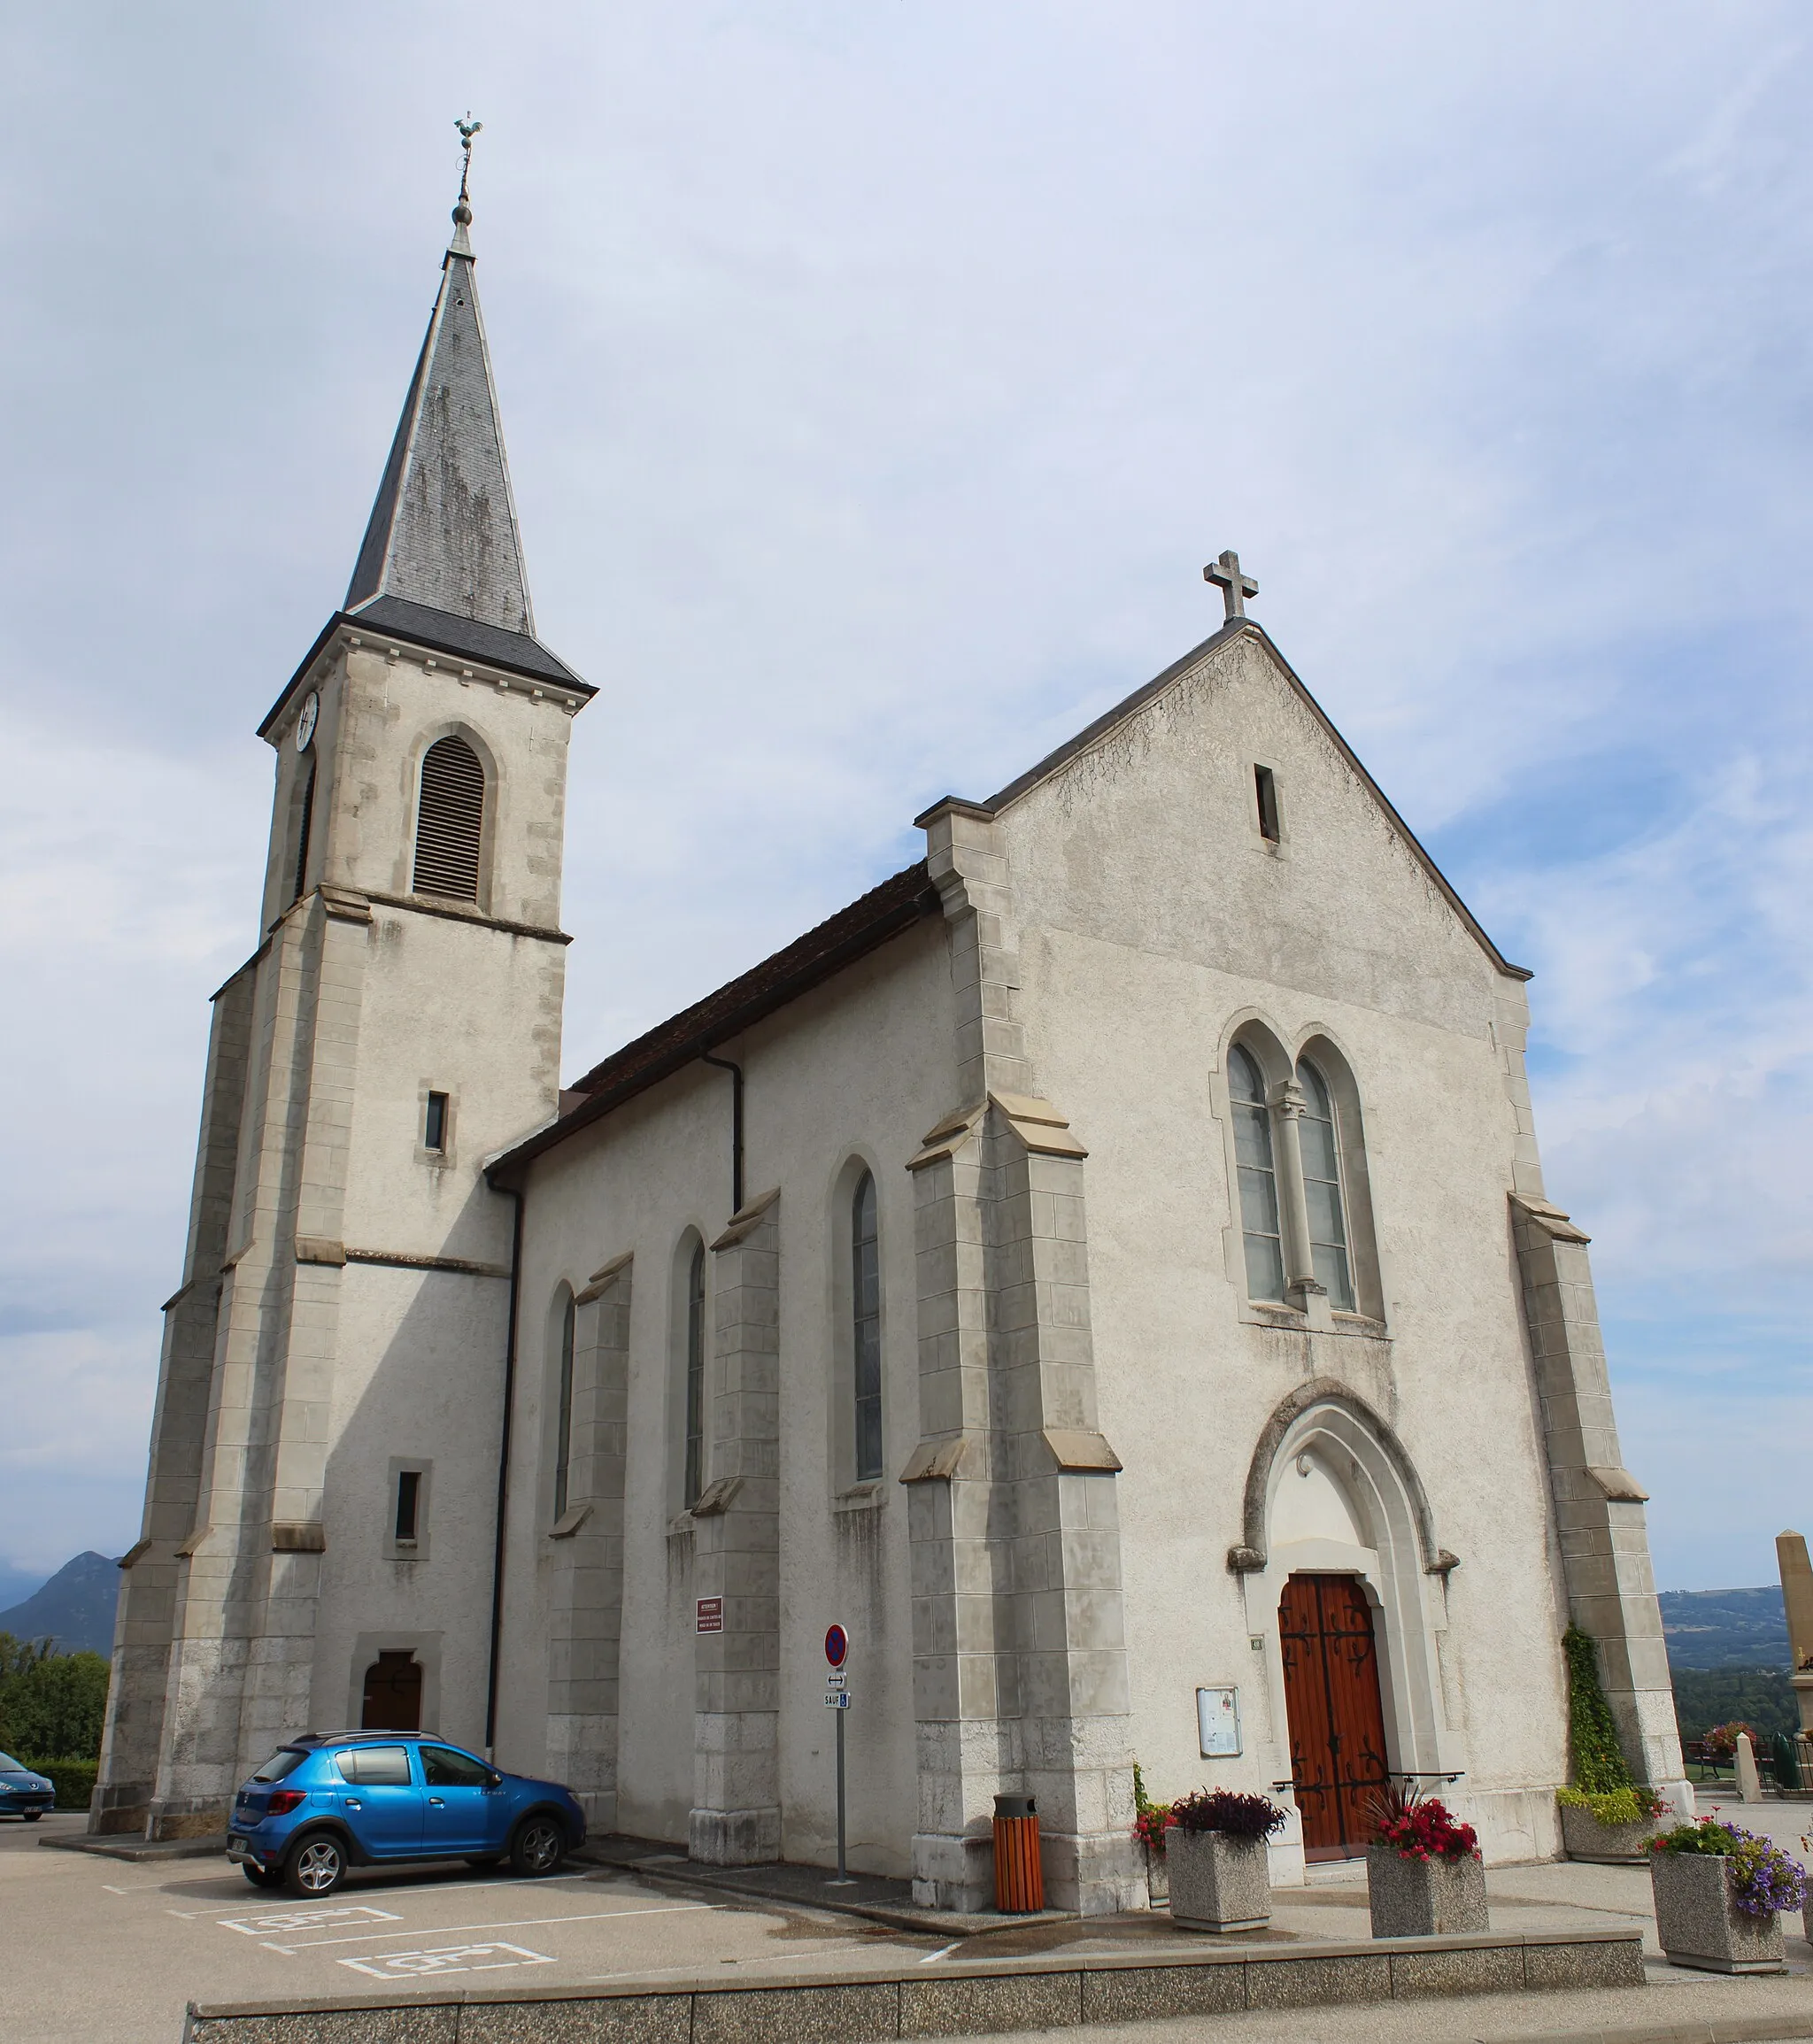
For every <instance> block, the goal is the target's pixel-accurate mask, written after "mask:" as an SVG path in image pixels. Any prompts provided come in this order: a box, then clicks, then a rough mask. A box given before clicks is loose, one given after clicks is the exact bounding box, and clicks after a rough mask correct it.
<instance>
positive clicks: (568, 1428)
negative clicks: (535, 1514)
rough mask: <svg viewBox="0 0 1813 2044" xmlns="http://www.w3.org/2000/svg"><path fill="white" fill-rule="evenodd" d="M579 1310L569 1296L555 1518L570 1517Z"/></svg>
mask: <svg viewBox="0 0 1813 2044" xmlns="http://www.w3.org/2000/svg"><path fill="white" fill-rule="evenodd" d="M578 1316H579V1309H578V1307H576V1306H575V1304H574V1302H573V1300H572V1298H571V1296H570V1295H569V1296H568V1298H567V1310H566V1312H565V1313H564V1314H562V1315H561V1316H560V1363H559V1379H558V1382H557V1384H556V1386H555V1397H556V1400H557V1401H558V1406H557V1412H556V1417H555V1423H554V1518H555V1520H556V1522H557V1523H558V1522H559V1520H561V1519H563V1518H564V1517H565V1516H567V1487H568V1482H569V1478H570V1476H571V1473H572V1468H573V1334H574V1326H575V1322H576V1321H577V1319H578Z"/></svg>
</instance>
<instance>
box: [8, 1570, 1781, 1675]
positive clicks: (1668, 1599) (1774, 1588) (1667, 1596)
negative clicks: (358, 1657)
mask: <svg viewBox="0 0 1813 2044" xmlns="http://www.w3.org/2000/svg"><path fill="white" fill-rule="evenodd" d="M1656 1601H1657V1602H1658V1603H1659V1604H1660V1605H1661V1606H1662V1630H1663V1633H1664V1634H1665V1635H1666V1637H1667V1639H1668V1664H1669V1666H1670V1668H1780V1669H1783V1670H1786V1667H1787V1665H1788V1622H1787V1616H1786V1612H1785V1611H1784V1610H1783V1609H1782V1601H1781V1585H1780V1584H1779V1583H1771V1584H1769V1585H1766V1586H1765V1587H1764V1588H1763V1589H1761V1590H1664V1591H1663V1592H1662V1593H1661V1595H1660V1596H1659V1597H1658V1598H1657V1600H1656ZM0 1624H4V1620H0Z"/></svg>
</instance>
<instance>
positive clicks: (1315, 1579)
mask: <svg viewBox="0 0 1813 2044" xmlns="http://www.w3.org/2000/svg"><path fill="white" fill-rule="evenodd" d="M1278 1646H1279V1649H1280V1651H1281V1654H1282V1655H1283V1659H1284V1668H1285V1716H1286V1718H1287V1719H1288V1721H1289V1726H1290V1739H1291V1787H1292V1793H1294V1795H1295V1797H1296V1799H1297V1808H1298V1809H1299V1811H1300V1813H1301V1815H1302V1819H1303V1855H1304V1857H1305V1858H1306V1859H1308V1860H1338V1859H1350V1858H1352V1857H1354V1855H1356V1854H1358V1853H1361V1852H1363V1851H1364V1850H1365V1847H1366V1842H1367V1840H1368V1839H1369V1837H1370V1836H1371V1833H1372V1828H1373V1827H1372V1822H1371V1815H1370V1802H1371V1799H1372V1797H1373V1795H1374V1794H1375V1793H1377V1791H1378V1790H1379V1789H1381V1788H1383V1787H1384V1786H1385V1784H1386V1783H1387V1782H1388V1781H1389V1780H1390V1779H1391V1768H1390V1763H1389V1762H1388V1761H1387V1760H1386V1757H1385V1702H1384V1699H1383V1697H1382V1696H1381V1694H1380V1692H1379V1685H1378V1647H1377V1640H1376V1639H1375V1638H1374V1634H1373V1625H1372V1607H1371V1605H1370V1604H1369V1602H1368V1601H1367V1598H1366V1592H1365V1590H1364V1588H1363V1587H1362V1585H1361V1583H1360V1581H1359V1579H1358V1578H1357V1577H1353V1576H1334V1575H1326V1576H1324V1575H1301V1576H1292V1577H1288V1578H1287V1579H1286V1581H1285V1591H1284V1595H1283V1596H1282V1597H1281V1598H1280V1599H1279V1600H1278Z"/></svg>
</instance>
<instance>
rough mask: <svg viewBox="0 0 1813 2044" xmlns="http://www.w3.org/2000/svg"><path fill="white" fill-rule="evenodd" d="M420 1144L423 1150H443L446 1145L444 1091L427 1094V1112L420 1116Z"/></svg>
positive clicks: (445, 1099)
mask: <svg viewBox="0 0 1813 2044" xmlns="http://www.w3.org/2000/svg"><path fill="white" fill-rule="evenodd" d="M421 1146H422V1148H423V1149H425V1150H439V1151H444V1150H445V1149H446V1147H447V1096H446V1094H445V1093H430V1094H429V1095H428V1112H427V1114H426V1115H423V1117H422V1130H421Z"/></svg>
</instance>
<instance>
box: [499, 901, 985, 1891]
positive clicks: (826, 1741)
mask: <svg viewBox="0 0 1813 2044" xmlns="http://www.w3.org/2000/svg"><path fill="white" fill-rule="evenodd" d="M950 1011H951V993H950V973H949V965H948V960H947V957H946V951H945V935H944V928H943V924H942V922H939V921H937V919H935V918H934V919H931V920H930V921H928V922H925V923H922V924H921V925H919V926H918V927H917V928H915V929H913V930H911V931H909V932H907V934H906V935H904V936H902V937H898V938H896V939H894V940H893V941H891V943H889V944H887V945H884V946H883V948H882V949H881V950H879V951H877V952H876V953H871V954H870V956H869V957H868V958H866V959H864V960H860V962H859V963H858V964H856V965H855V966H853V967H852V968H850V969H849V970H847V971H846V972H845V973H844V974H843V975H841V976H839V978H838V979H837V981H836V983H835V984H834V986H833V987H831V988H826V989H821V990H819V991H816V992H814V993H812V994H808V995H806V996H805V997H804V998H803V999H799V1000H797V1001H795V1002H793V1003H791V1004H790V1005H789V1006H788V1007H786V1008H784V1009H783V1010H782V1011H780V1013H779V1014H776V1015H775V1016H773V1017H771V1018H770V1019H769V1020H768V1022H765V1023H763V1024H761V1025H760V1026H759V1027H758V1028H757V1029H755V1030H752V1031H751V1032H750V1033H749V1035H748V1036H747V1037H744V1038H743V1039H742V1040H741V1041H740V1042H739V1043H737V1044H732V1045H726V1046H724V1049H723V1054H725V1055H727V1056H730V1057H733V1058H737V1059H738V1060H740V1061H741V1062H742V1063H743V1065H744V1070H745V1074H746V1086H747V1092H746V1103H747V1106H746V1112H747V1138H746V1139H747V1163H746V1173H745V1181H744V1182H745V1190H746V1193H747V1194H748V1196H750V1197H754V1196H755V1195H758V1194H760V1193H761V1192H765V1191H767V1190H768V1189H769V1188H770V1187H773V1186H776V1185H778V1186H779V1187H780V1188H781V1204H780V1209H779V1215H780V1217H779V1238H780V1272H781V1276H780V1315H781V1355H782V1416H781V1475H782V1506H781V1542H782V1546H781V1567H780V1575H781V1626H782V1654H783V1683H782V1713H781V1715H782V1724H781V1766H782V1801H783V1809H784V1811H785V1824H786V1834H785V1844H784V1850H785V1853H786V1855H787V1856H788V1857H789V1858H790V1859H802V1860H814V1861H822V1860H823V1859H824V1858H826V1857H827V1855H829V1853H830V1851H831V1850H832V1849H833V1847H832V1840H833V1838H834V1825H835V1814H834V1813H835V1800H834V1798H835V1787H834V1777H833V1762H832V1726H831V1714H830V1713H829V1711H827V1710H826V1709H825V1708H824V1706H823V1702H822V1697H823V1693H824V1684H823V1674H824V1658H823V1652H822V1639H823V1633H824V1629H825V1627H826V1626H827V1625H828V1624H830V1623H831V1622H832V1621H833V1620H834V1619H835V1620H837V1621H840V1622H842V1623H844V1624H846V1625H848V1627H849V1628H850V1631H851V1634H852V1640H853V1643H854V1644H853V1647H852V1656H851V1686H852V1691H853V1693H855V1696H856V1703H855V1707H854V1708H852V1710H851V1711H850V1712H849V1713H848V1719H849V1723H848V1726H847V1738H848V1744H849V1768H850V1784H851V1800H850V1857H851V1862H852V1864H854V1865H857V1866H860V1867H864V1868H868V1869H871V1870H876V1871H883V1872H890V1873H903V1872H905V1871H906V1870H907V1848H908V1841H909V1840H910V1838H911V1835H912V1832H913V1825H914V1794H915V1785H914V1732H913V1703H912V1688H911V1668H910V1662H911V1638H910V1611H909V1605H908V1569H907V1530H906V1519H907V1515H906V1497H905V1493H903V1492H902V1491H901V1489H900V1487H899V1485H898V1484H897V1483H895V1482H894V1481H893V1480H892V1479H893V1477H895V1476H896V1475H897V1474H898V1472H899V1469H900V1467H901V1466H902V1464H903V1463H904V1462H905V1461H906V1459H907V1455H908V1454H910V1453H911V1451H912V1449H913V1448H914V1446H915V1445H916V1444H917V1442H918V1439H919V1386H918V1361H917V1346H916V1337H917V1330H916V1325H915V1317H914V1305H915V1292H916V1287H915V1275H914V1246H913V1186H912V1183H911V1181H910V1179H909V1178H908V1176H907V1171H906V1169H905V1165H906V1163H907V1159H908V1158H910V1157H911V1156H913V1155H914V1153H915V1152H916V1151H917V1149H918V1148H919V1145H920V1141H921V1138H922V1136H923V1135H924V1133H925V1131H926V1130H927V1129H929V1128H930V1127H931V1126H932V1125H933V1123H934V1122H936V1121H937V1119H938V1118H939V1116H940V1115H943V1114H944V1113H945V1112H946V1111H947V1110H948V1108H949V1107H951V1106H952V1105H953V1104H954V1103H953V1100H952V1099H951V1098H950V1089H951V1087H952V1085H953V1083H954V1081H953V1060H952V1053H951V1042H952V1025H951V1012H950ZM729 1143H730V1081H729V1076H728V1075H727V1074H726V1073H723V1072H721V1071H716V1070H713V1069H711V1068H706V1067H704V1066H697V1067H690V1068H687V1069H686V1070H685V1071H683V1072H682V1073H681V1074H679V1075H678V1076H675V1077H674V1078H672V1079H670V1080H668V1081H667V1082H665V1083H664V1084H662V1085H660V1087H657V1088H656V1089H654V1090H653V1091H651V1092H649V1093H647V1094H645V1095H644V1096H642V1097H641V1098H639V1099H636V1100H633V1101H631V1102H630V1103H629V1104H628V1105H627V1106H625V1107H621V1108H620V1109H619V1110H617V1111H616V1112H615V1113H614V1114H612V1115H608V1116H606V1118H605V1119H604V1120H603V1121H602V1122H598V1124H596V1125H595V1126H594V1127H593V1128H592V1129H590V1130H586V1131H583V1132H582V1133H581V1134H579V1135H578V1136H576V1137H575V1138H572V1139H571V1140H570V1141H568V1142H567V1143H566V1144H564V1145H561V1146H560V1147H559V1148H558V1149H555V1150H553V1151H552V1152H550V1153H548V1154H547V1155H545V1156H544V1157H543V1158H542V1159H540V1160H539V1161H537V1162H536V1164H535V1166H534V1167H533V1169H532V1175H531V1176H530V1179H529V1184H528V1192H527V1199H528V1208H527V1219H526V1229H525V1235H526V1248H525V1255H524V1266H523V1284H522V1301H523V1305H522V1322H521V1326H522V1354H521V1374H520V1379H519V1400H518V1407H517V1423H516V1424H517V1433H516V1439H517V1443H518V1447H519V1453H518V1454H517V1456H516V1459H515V1463H514V1469H513V1478H512V1493H511V1512H510V1552H509V1575H508V1589H507V1592H506V1597H505V1614H506V1628H505V1657H504V1658H505V1686H504V1693H503V1710H502V1716H501V1723H500V1729H499V1737H498V1755H499V1758H500V1761H501V1762H502V1763H503V1764H505V1765H511V1766H525V1767H526V1766H539V1765H542V1764H544V1754H545V1739H546V1697H547V1657H546V1638H547V1631H548V1620H547V1585H548V1579H549V1577H550V1576H551V1574H552V1546H553V1543H552V1542H551V1541H550V1539H548V1537H547V1535H548V1527H549V1524H550V1521H551V1515H552V1475H551V1464H552V1439H551V1436H552V1425H551V1420H550V1409H549V1408H550V1392H551V1387H552V1354H553V1343H554V1340H555V1337H556V1323H555V1319H554V1313H553V1307H554V1302H555V1300H556V1299H557V1297H558V1296H559V1288H560V1287H561V1286H562V1285H563V1284H565V1285H567V1286H570V1287H572V1289H573V1290H574V1291H575V1292H579V1291H580V1290H582V1288H583V1287H584V1285H585V1284H586V1282H587V1280H588V1278H589V1277H590V1274H591V1273H592V1272H593V1271H594V1270H596V1269H599V1268H600V1267H601V1266H603V1265H604V1264H605V1263H606V1261H609V1260H611V1259H613V1258H615V1257H617V1256H620V1255H622V1254H624V1253H626V1252H633V1253H634V1255H635V1260H636V1261H635V1266H634V1280H633V1284H634V1289H633V1300H632V1307H631V1324H630V1354H629V1440H630V1447H629V1470H628V1476H627V1485H626V1498H625V1511H624V1526H625V1546H626V1555H625V1570H624V1578H625V1580H624V1603H623V1619H622V1626H623V1632H622V1653H621V1715H620V1764H619V1771H618V1778H619V1789H618V1806H617V1822H618V1825H619V1828H621V1829H622V1830H624V1831H627V1832H635V1833H639V1834H641V1835H644V1836H652V1837H661V1838H668V1839H684V1838H685V1837H686V1835H687V1816H688V1811H689V1809H690V1806H691V1803H692V1799H693V1723H692V1717H693V1649H694V1640H695V1638H696V1634H695V1630H694V1609H693V1589H692V1585H691V1581H690V1565H689V1564H690V1548H691V1536H690V1534H688V1533H686V1532H684V1531H678V1532H675V1531H669V1528H670V1524H671V1523H672V1522H673V1521H674V1520H675V1516H676V1515H677V1514H678V1513H679V1510H680V1498H679V1495H678V1473H677V1472H678V1457H679V1449H678V1445H677V1443H676V1440H675V1424H676V1421H677V1415H678V1405H677V1400H676V1398H675V1366H676V1363H677V1361H678V1359H679V1356H680V1354H681V1349H680V1331H679V1330H678V1329H677V1328H676V1325H675V1315H676V1313H677V1310H678V1308H679V1305H680V1298H681V1292H680V1283H679V1277H678V1274H677V1273H676V1257H677V1255H678V1253H679V1249H680V1246H681V1244H682V1242H683V1239H684V1238H688V1231H689V1230H697V1231H698V1235H699V1236H700V1237H702V1238H703V1239H704V1240H705V1241H706V1242H707V1243H709V1242H710V1241H711V1240H713V1239H714V1238H715V1237H716V1236H717V1235H718V1234H719V1233H720V1232H721V1230H722V1229H723V1227H724V1224H725V1223H726V1222H727V1221H728V1220H729ZM857 1156H860V1157H861V1158H863V1159H864V1160H866V1161H868V1163H869V1164H870V1166H871V1168H872V1169H874V1172H875V1177H876V1193H877V1199H878V1207H879V1218H880V1234H881V1255H882V1269H883V1329H882V1332H883V1398H884V1411H883V1470H884V1480H883V1483H882V1484H881V1485H880V1486H879V1489H878V1491H877V1493H876V1496H877V1497H878V1500H879V1502H878V1504H877V1505H876V1507H875V1508H872V1509H854V1510H852V1509H843V1510H839V1509H837V1505H836V1498H835V1493H836V1492H837V1488H838V1486H839V1485H840V1484H844V1483H847V1472H846V1471H845V1470H843V1469H841V1468H840V1466H839V1464H840V1460H841V1458H840V1457H838V1456H837V1455H835V1454H834V1453H833V1437H832V1421H831V1413H830V1396H831V1387H832V1346H833V1343H834V1341H835V1340H836V1332H835V1329H836V1320H835V1315H834V1307H833V1300H834V1297H835V1296H836V1295H837V1293H838V1292H839V1286H838V1284H837V1256H838V1254H839V1253H840V1245H841V1241H842V1239H843V1238H842V1235H841V1230H840V1229H839V1227H838V1221H837V1216H838V1213H839V1209H840V1207H841V1204H842V1199H843V1196H844V1189H845V1185H846V1184H847V1182H848V1181H847V1176H846V1174H845V1167H846V1165H847V1164H848V1163H849V1162H850V1161H851V1160H852V1158H854V1157H857ZM708 1478H709V1470H707V1479H708Z"/></svg>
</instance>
